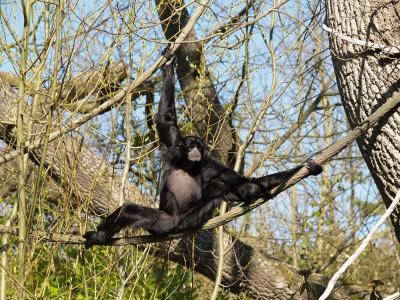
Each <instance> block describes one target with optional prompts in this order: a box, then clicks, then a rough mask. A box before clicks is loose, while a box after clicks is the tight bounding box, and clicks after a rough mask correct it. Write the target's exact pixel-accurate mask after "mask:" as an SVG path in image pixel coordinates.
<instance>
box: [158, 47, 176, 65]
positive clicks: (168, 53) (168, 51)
mask: <svg viewBox="0 0 400 300" xmlns="http://www.w3.org/2000/svg"><path fill="white" fill-rule="evenodd" d="M161 54H162V55H163V56H164V57H165V58H166V59H167V62H166V65H170V64H172V62H173V61H174V53H173V52H172V51H171V49H170V48H169V47H167V48H165V49H163V50H162V51H161Z"/></svg>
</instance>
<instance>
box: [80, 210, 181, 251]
mask: <svg viewBox="0 0 400 300" xmlns="http://www.w3.org/2000/svg"><path fill="white" fill-rule="evenodd" d="M178 221H179V220H178V218H177V217H175V216H170V215H168V214H167V213H165V212H163V211H160V210H158V209H155V208H150V207H145V206H141V205H137V204H133V203H128V204H124V205H123V206H121V207H119V208H118V209H116V210H115V211H114V212H113V213H112V214H111V215H109V216H108V217H107V218H106V219H105V220H104V221H103V222H102V223H101V224H100V225H99V226H98V227H97V231H89V232H86V233H85V235H84V236H83V237H84V238H85V239H86V243H85V246H86V248H89V247H91V246H92V245H103V244H107V243H108V242H109V241H110V240H111V238H112V236H113V235H114V234H116V233H117V232H118V231H120V230H121V229H122V228H124V227H128V226H129V227H133V228H143V229H145V230H147V231H149V232H151V233H153V234H156V235H157V234H158V235H161V234H166V233H169V232H171V231H172V229H173V228H174V227H175V226H176V224H177V223H178Z"/></svg>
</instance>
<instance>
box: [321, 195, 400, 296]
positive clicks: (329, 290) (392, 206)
mask: <svg viewBox="0 0 400 300" xmlns="http://www.w3.org/2000/svg"><path fill="white" fill-rule="evenodd" d="M399 202H400V190H399V191H398V192H397V194H396V198H395V199H394V200H393V201H392V204H390V206H389V208H388V209H387V210H386V212H385V213H384V214H383V216H382V217H381V218H380V219H379V221H378V222H376V224H375V225H374V227H373V228H372V230H371V231H370V233H368V235H367V237H366V238H365V239H364V240H363V241H362V243H361V245H360V246H359V247H358V248H357V250H356V251H355V252H354V253H353V255H352V256H350V257H349V258H348V259H347V260H346V262H345V263H344V264H343V265H342V266H341V267H340V268H339V270H338V271H337V272H336V273H335V275H333V277H332V278H331V280H330V281H329V283H328V286H327V288H326V290H325V292H324V293H323V294H322V295H321V297H319V300H325V299H327V298H328V297H329V295H330V294H331V293H332V290H333V288H334V287H335V284H336V282H337V281H338V280H339V278H340V277H342V275H343V274H344V272H346V270H347V268H348V267H350V266H351V264H352V263H353V262H354V261H355V260H356V259H357V258H358V257H359V256H360V255H361V253H363V251H364V250H365V248H366V247H367V246H368V244H369V242H370V241H371V239H372V236H373V235H374V234H375V233H376V232H377V231H378V229H379V227H381V225H382V224H383V223H384V222H385V221H386V219H387V218H389V216H390V215H391V214H392V212H393V210H394V209H395V208H396V206H397V204H399Z"/></svg>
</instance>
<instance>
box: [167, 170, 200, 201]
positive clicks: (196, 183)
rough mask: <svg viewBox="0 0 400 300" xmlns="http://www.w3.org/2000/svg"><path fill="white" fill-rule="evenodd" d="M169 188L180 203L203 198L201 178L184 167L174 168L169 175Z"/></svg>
mask: <svg viewBox="0 0 400 300" xmlns="http://www.w3.org/2000/svg"><path fill="white" fill-rule="evenodd" d="M167 184H168V189H169V191H170V192H171V193H173V194H174V196H175V199H176V201H177V202H178V203H180V204H184V203H190V202H192V201H197V200H199V199H200V198H201V180H200V178H199V176H194V175H191V174H189V173H187V172H186V171H184V170H182V169H172V170H171V171H170V173H169V175H168V182H167Z"/></svg>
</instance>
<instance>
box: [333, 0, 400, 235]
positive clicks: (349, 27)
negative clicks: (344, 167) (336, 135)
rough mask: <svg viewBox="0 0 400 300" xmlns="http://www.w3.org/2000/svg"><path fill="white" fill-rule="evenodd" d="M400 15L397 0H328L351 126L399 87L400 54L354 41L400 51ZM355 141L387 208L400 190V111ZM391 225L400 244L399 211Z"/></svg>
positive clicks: (335, 59)
mask: <svg viewBox="0 0 400 300" xmlns="http://www.w3.org/2000/svg"><path fill="white" fill-rule="evenodd" d="M399 14H400V4H399V2H398V1H369V0H366V1H364V0H363V1H359V0H354V1H346V0H336V1H327V25H328V26H329V27H330V28H331V29H332V31H333V32H332V33H331V34H330V43H331V49H332V58H333V64H334V68H335V72H336V78H337V82H338V86H339V91H340V93H341V97H342V102H343V105H344V108H345V111H346V114H347V117H348V120H349V123H350V125H351V126H352V127H354V126H357V125H358V124H360V123H361V122H362V121H364V120H365V119H366V118H367V117H368V116H369V115H371V114H372V113H373V112H374V111H375V110H376V109H377V108H379V107H380V106H381V105H382V103H384V102H385V101H387V100H388V99H389V98H391V97H393V96H395V95H397V94H398V93H399V89H400V59H399V57H400V56H399V54H398V53H397V54H396V51H394V50H396V49H394V48H393V49H391V51H392V52H391V53H389V52H388V51H386V50H377V49H372V47H371V45H370V44H369V45H368V46H359V45H356V44H357V43H358V41H355V40H360V41H362V42H370V43H371V42H372V43H374V44H375V45H378V44H381V45H382V44H383V45H387V46H397V47H398V46H399V45H400V30H399ZM340 34H342V35H344V36H346V37H347V38H346V37H343V36H340ZM349 38H350V39H349ZM397 50H400V49H397ZM357 142H358V146H359V148H360V151H361V153H362V155H363V157H364V159H365V161H366V163H367V166H368V168H369V170H370V172H371V174H372V176H373V178H374V180H375V183H376V185H377V187H378V189H379V191H380V193H381V195H382V198H383V201H384V202H385V205H386V206H389V205H390V203H391V201H392V199H393V198H394V196H395V194H396V192H397V190H398V189H399V188H400V108H398V109H397V110H396V111H395V112H394V113H393V114H392V115H391V116H388V117H386V118H384V119H383V120H382V121H381V122H379V123H378V125H376V126H374V127H373V128H372V129H370V130H369V131H368V133H367V134H365V135H364V136H363V137H362V138H360V139H359V140H358V141H357ZM392 223H393V226H394V229H395V232H396V236H397V239H398V240H399V241H400V207H398V208H397V209H396V210H395V212H394V213H393V214H392Z"/></svg>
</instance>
